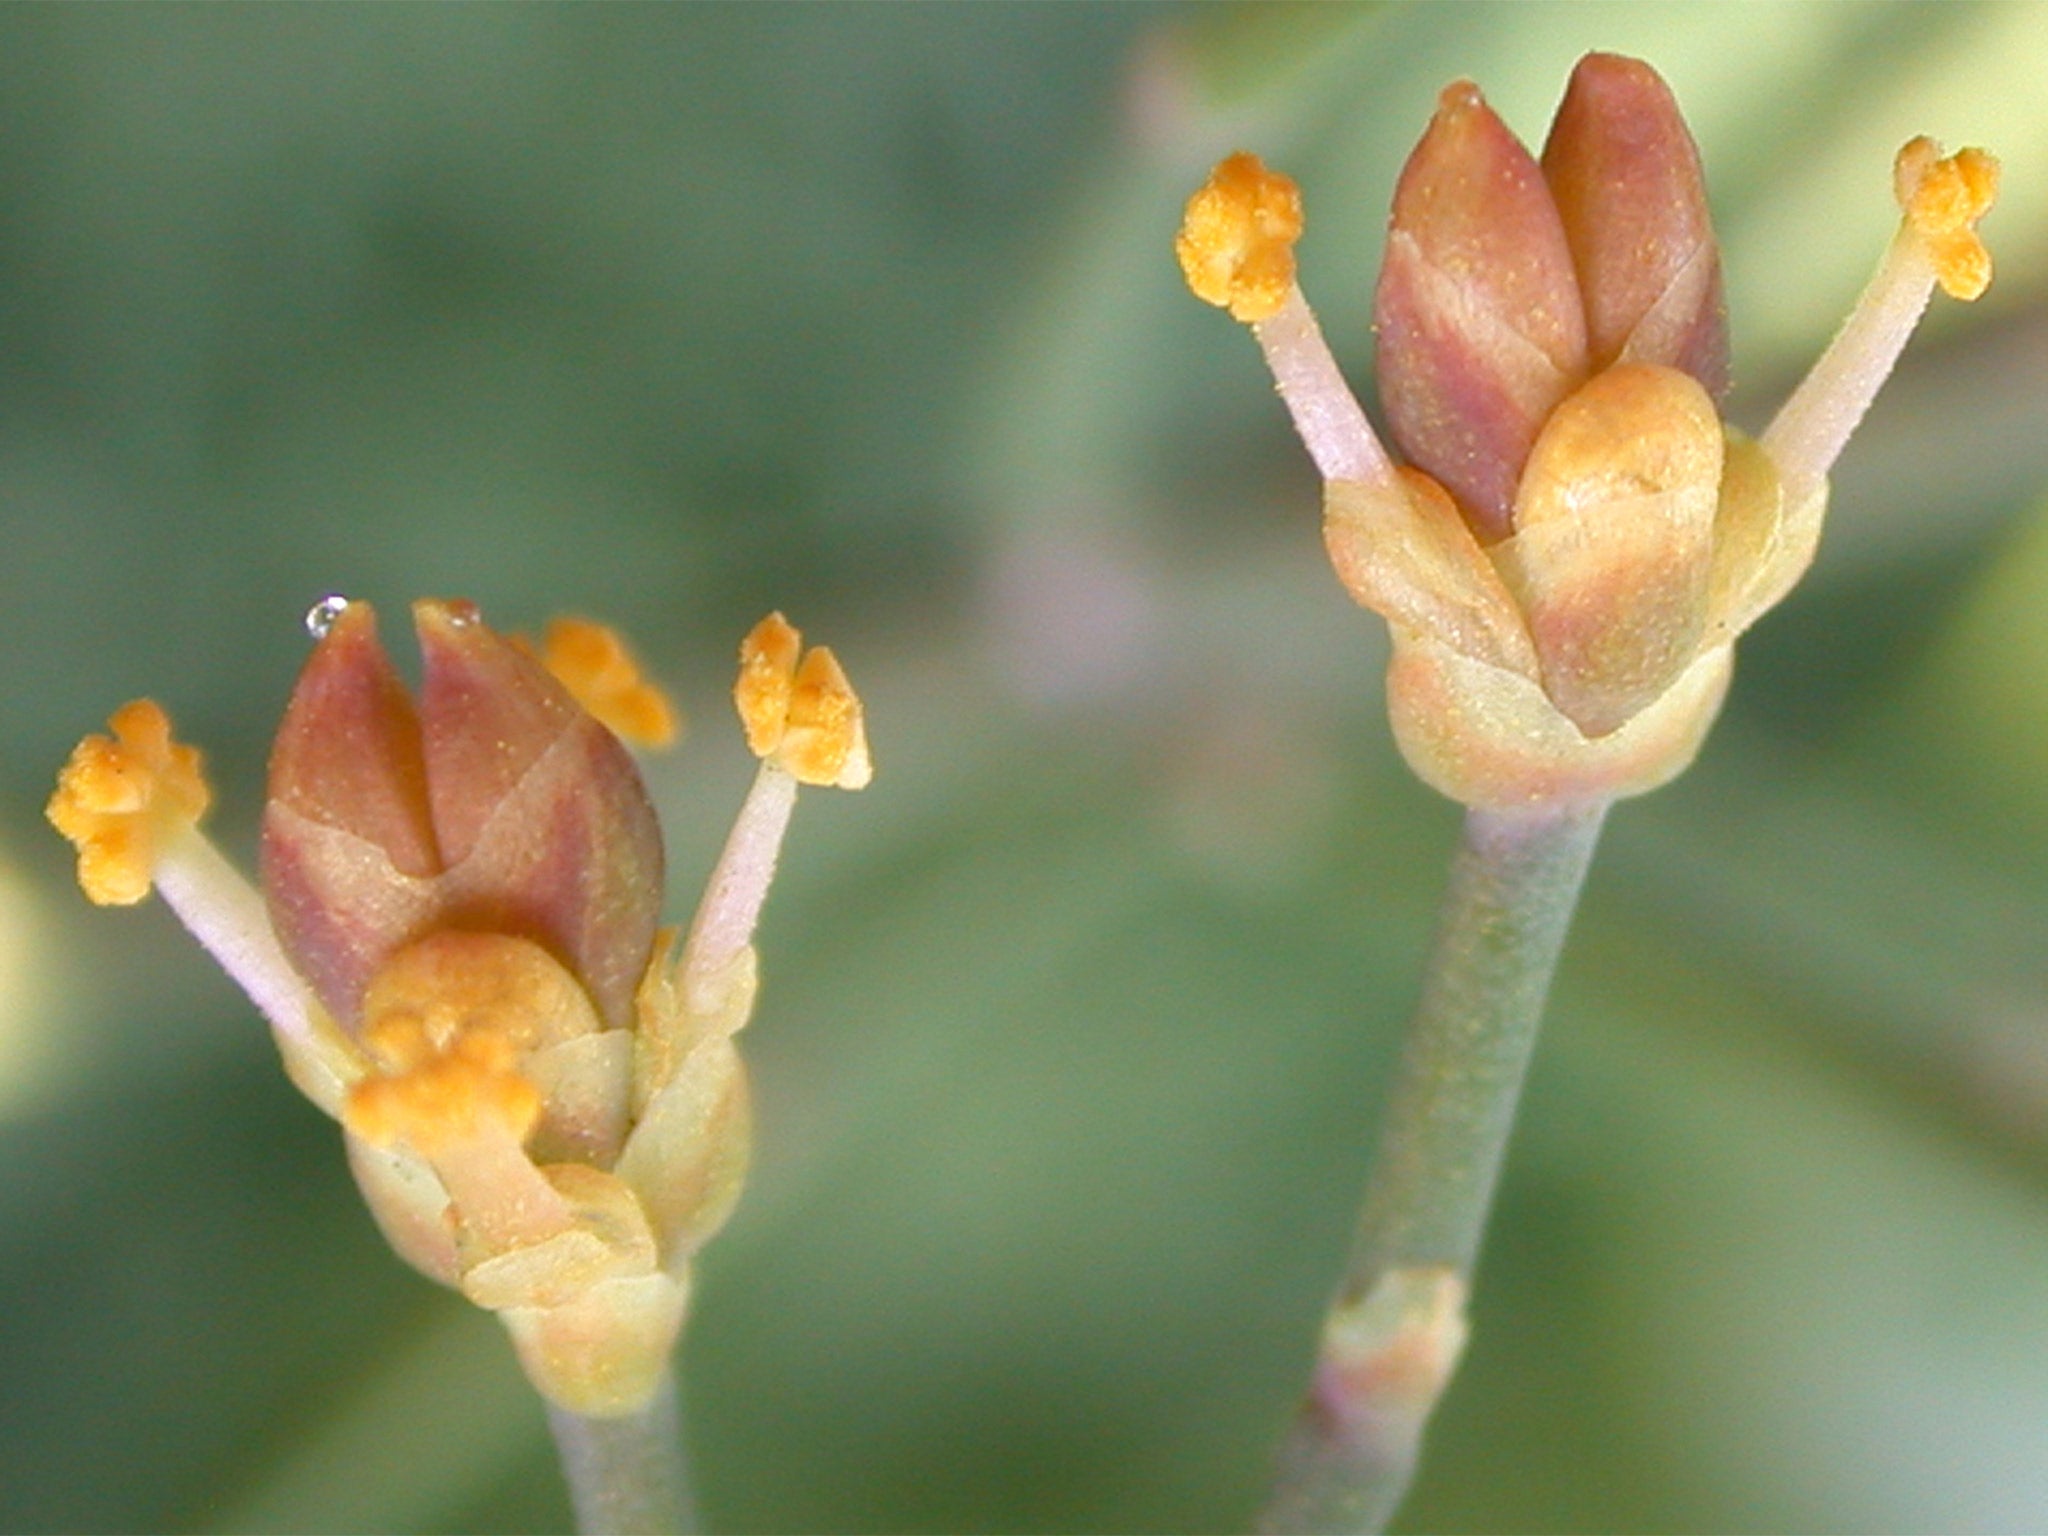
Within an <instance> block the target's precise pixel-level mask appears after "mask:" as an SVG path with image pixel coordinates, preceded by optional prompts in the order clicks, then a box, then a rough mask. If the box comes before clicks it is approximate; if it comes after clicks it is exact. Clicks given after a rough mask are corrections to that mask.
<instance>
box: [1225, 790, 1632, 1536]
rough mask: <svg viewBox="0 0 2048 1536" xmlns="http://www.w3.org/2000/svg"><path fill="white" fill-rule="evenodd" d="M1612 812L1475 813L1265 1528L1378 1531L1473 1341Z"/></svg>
mask: <svg viewBox="0 0 2048 1536" xmlns="http://www.w3.org/2000/svg"><path fill="white" fill-rule="evenodd" d="M1606 810H1607V807H1606V804H1605V803H1604V802H1602V803H1597V804H1593V805H1582V806H1571V807H1566V808H1563V809H1557V808H1546V809H1538V810H1530V811H1512V812H1510V811H1481V810H1473V811H1470V812H1468V813H1467V815H1466V819H1465V833H1464V841H1463V843H1462V844H1461V845H1460V847H1459V849H1458V855H1457V859H1456V861H1455V862H1454V863H1453V864H1452V866H1451V880H1450V888H1449V890H1448V891H1447V892H1446V893H1445V896H1444V905H1443V911H1442V914H1441V916H1440V918H1439V920H1438V927H1437V934H1436V942H1435V944H1434V946H1433V947H1432V949H1431V952H1430V960H1429V970H1428V973H1427V975H1426V977H1425V979H1424V982H1423V988H1422V999H1421V1002H1420V1003H1419V1004H1418V1005H1417V1007H1416V1011H1415V1019H1414V1022H1413V1024H1412V1025H1411V1027H1410V1031H1409V1035H1408V1043H1407V1048H1406V1050H1405V1052H1404V1054H1403V1056H1402V1059H1401V1064H1400V1066H1399V1068H1398V1069H1397V1071H1396V1074H1395V1079H1394V1084H1393V1092H1392V1097H1391V1099H1390V1102H1389V1103H1388V1106H1387V1111H1386V1118H1385V1122H1384V1125H1383V1127H1382V1130H1381V1132H1380V1147H1379V1155H1378V1158H1377V1160H1376V1161H1375V1163H1374V1166H1373V1170H1372V1176H1371V1180H1370V1183H1369V1184H1368V1186H1367V1189H1366V1196H1365V1208H1364V1211H1363V1212H1362V1214H1361V1215H1360V1217H1359V1223H1358V1233H1357V1237H1356V1240H1355V1241H1354V1243H1353V1246H1352V1250H1351V1258H1350V1261H1349V1264H1348V1266H1347V1268H1346V1270H1345V1275H1344V1282H1343V1285H1342V1286H1341V1288H1340V1289H1339V1291H1338V1293H1337V1298H1336V1300H1335V1302H1334V1303H1332V1305H1331V1308H1330V1312H1329V1315H1328V1317H1327V1318H1326V1320H1325V1322H1324V1327H1323V1336H1322V1342H1321V1346H1320V1349H1319V1352H1318V1355H1317V1360H1316V1368H1315V1375H1314V1378H1313V1381H1312V1384H1311V1386H1310V1389H1309V1392H1308V1395H1307V1397H1306V1398H1305V1399H1304V1401H1303V1403H1302V1405H1301V1408H1300V1410H1299V1412H1298V1413H1297V1415H1296V1417H1295V1421H1294V1423H1293V1425H1292V1427H1291V1428H1290V1429H1289V1431H1288V1435H1287V1439H1286V1442H1285V1444H1284V1445H1283V1447H1282V1451H1281V1458H1280V1470H1279V1477H1278V1481H1277V1484H1276V1487H1275V1491H1274V1497H1273V1502H1272V1503H1271V1504H1270V1505H1269V1506H1268V1508H1267V1510H1266V1513H1265V1516H1264V1519H1263V1520H1262V1522H1261V1527H1262V1529H1264V1530H1266V1531H1270V1532H1283V1533H1284V1532H1310V1531H1314V1532H1352V1531H1359V1532H1362V1531H1376V1530H1379V1529H1381V1528H1382V1527H1383V1526H1384V1525H1385V1524H1386V1522H1387V1521H1388V1520H1389V1519H1390V1518H1392V1516H1393V1513H1394V1509H1395V1507H1396V1506H1397V1505H1398V1504H1399V1503H1400V1501H1401V1497H1402V1495H1403V1493H1405V1492H1406V1490H1407V1487H1408V1482H1409V1479H1410V1477H1411V1476H1412V1475H1413V1473H1414V1470H1415V1461H1416V1456H1417V1453H1418V1451H1419V1449H1420V1446H1421V1441H1422V1431H1423V1427H1424V1425H1425V1424H1426V1423H1427V1421H1428V1418H1429V1414H1430V1410H1431V1409H1432V1408H1434V1407H1435V1405H1436V1401H1437V1398H1438V1397H1439V1396H1440V1395H1441V1393H1442V1391H1443V1389H1444V1386H1445V1385H1446V1383H1448V1381H1449V1380H1450V1375H1451V1372H1452V1370H1453V1369H1454V1368H1455V1367H1456V1365H1457V1359H1458V1352H1459V1350H1460V1348H1461V1347H1462V1346H1463V1343H1464V1336H1465V1312H1464V1301H1465V1295H1466V1292H1467V1290H1468V1289H1469V1287H1470V1283H1471V1277H1472V1267H1473V1264H1474V1261H1475V1260H1476V1259H1477V1258H1478V1254H1479V1244H1480V1240H1481V1237H1482V1235H1483V1234H1484V1232H1485V1229H1486V1218H1487V1212H1488V1209H1489V1207H1490V1206H1491V1205H1492V1203H1493V1190H1494V1185H1495V1183H1496V1182H1497V1180H1498V1178H1499V1174H1500V1166H1501V1160H1502V1156H1503V1154H1504V1153H1505V1151H1506V1149H1507V1140H1508V1131H1509V1129H1510V1127H1511V1126H1512V1125H1513V1123H1514V1117H1515V1104H1516V1101H1517V1100H1518V1099H1519V1098H1520V1096H1521V1090H1522V1080H1523V1078H1524V1076H1525V1075H1526V1073H1527V1070H1528V1065H1529V1057H1530V1054H1531V1052H1532V1051H1533V1050H1534V1048H1535V1044H1536V1031H1537V1026H1538V1023H1539V1022H1540V1020H1541V1018H1542V1013H1543V1001H1544V997H1545V995H1546V994H1547V993H1548V991H1549V990H1550V978H1551V975H1552V973H1553V972H1555V970H1556V969H1557V958H1558V954H1559V952H1560V951H1561V950H1562V949H1563V948H1564V939H1565V932H1566V930H1567V929H1568V928H1569V927H1570V925H1571V917H1572V911H1573V909H1574V908H1575V907H1576V906H1577V904H1578V896H1579V888H1580V886H1581V884H1582V883H1583V882H1584V879H1585V874H1586V866H1587V865H1588V864H1589V863H1590V862H1591V861H1592V857H1593V848H1594V844H1595V843H1596V842H1597V841H1598V840H1599V836H1600V824H1601V821H1602V819H1603V817H1604V816H1605V814H1606Z"/></svg>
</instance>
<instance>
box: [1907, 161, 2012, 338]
mask: <svg viewBox="0 0 2048 1536" xmlns="http://www.w3.org/2000/svg"><path fill="white" fill-rule="evenodd" d="M1892 189H1893V193H1894V195H1896V196H1897V198H1898V200H1899V207H1900V209H1901V210H1902V211H1903V212H1904V213H1905V215H1906V222H1907V223H1908V224H1910V225H1911V226H1912V227H1913V230H1914V232H1915V233H1916V234H1918V235H1919V236H1920V237H1921V238H1922V239H1923V240H1925V241H1926V242H1927V250H1928V254H1929V255H1930V256H1931V257H1932V258H1933V260H1934V271H1935V277H1936V279H1937V281H1939V282H1940V284H1941V287H1942V291H1943V292H1944V293H1946V294H1948V295H1949V296H1950V297H1951V298H1956V299H1963V300H1966V301H1967V300H1970V299H1974V298H1976V297H1977V296H1978V295H1979V294H1981V293H1982V292H1983V291H1984V290H1985V289H1986V288H1988V287H1989V286H1990V285H1991V253H1990V252H1989V251H1988V250H1986V249H1985V247H1984V242H1983V241H1982V240H1981V239H1979V238H1978V236H1977V228H1976V225H1977V221H1978V220H1979V219H1981V218H1983V217H1984V215H1985V214H1986V213H1988V212H1990V211H1991V205H1992V203H1994V202H1995V201H1997V199H1998V157H1997V156H1996V155H1993V154H1991V153H1989V152H1988V151H1986V150H1982V149H1961V150H1957V151H1956V152H1955V153H1954V154H1953V155H1948V156H1944V155H1943V154H1942V152H1941V146H1940V145H1939V144H1937V143H1935V142H1934V140H1932V139H1929V138H1924V137H1923V138H1917V139H1911V140H1908V141H1907V143H1906V144H1905V146H1904V147H1903V148H1901V149H1900V150H1899V154H1898V158H1897V160H1895V161H1894V162H1893V165H1892Z"/></svg>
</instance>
